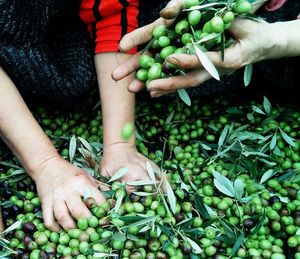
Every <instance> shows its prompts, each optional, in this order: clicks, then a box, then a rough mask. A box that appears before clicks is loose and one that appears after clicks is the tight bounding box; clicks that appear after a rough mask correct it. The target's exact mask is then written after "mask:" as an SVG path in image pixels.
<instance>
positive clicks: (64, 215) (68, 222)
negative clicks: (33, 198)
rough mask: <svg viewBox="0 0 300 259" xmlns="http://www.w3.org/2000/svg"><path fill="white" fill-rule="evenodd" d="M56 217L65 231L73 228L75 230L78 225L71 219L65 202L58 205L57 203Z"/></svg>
mask: <svg viewBox="0 0 300 259" xmlns="http://www.w3.org/2000/svg"><path fill="white" fill-rule="evenodd" d="M53 210H54V216H55V218H56V220H57V222H58V223H59V224H60V225H61V226H62V227H63V228H64V229H65V230H69V229H71V228H75V227H76V224H75V222H74V220H73V218H72V217H71V215H70V213H69V210H68V207H67V205H66V203H65V201H64V200H60V201H58V202H57V203H55V205H54V207H53Z"/></svg>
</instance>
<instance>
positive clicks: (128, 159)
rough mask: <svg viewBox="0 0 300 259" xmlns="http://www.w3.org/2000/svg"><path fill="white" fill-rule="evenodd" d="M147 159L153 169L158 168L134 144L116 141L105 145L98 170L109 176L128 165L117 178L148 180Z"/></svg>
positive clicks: (123, 179) (130, 189) (127, 180)
mask: <svg viewBox="0 0 300 259" xmlns="http://www.w3.org/2000/svg"><path fill="white" fill-rule="evenodd" d="M147 161H148V162H150V163H151V165H152V167H153V169H158V167H157V165H156V164H154V163H153V162H151V161H150V160H149V159H148V158H146V157H144V156H143V155H141V154H140V153H139V152H138V151H137V149H136V147H135V146H134V145H131V144H129V143H118V144H114V145H111V146H108V147H105V149H104V155H103V159H102V161H101V163H100V171H101V174H102V175H103V176H105V177H109V178H110V177H112V176H113V175H114V174H115V173H116V172H117V171H118V170H119V169H120V168H122V167H128V172H127V173H126V174H125V175H124V176H123V178H122V179H118V180H120V181H122V182H131V181H141V180H149V176H148V173H147V170H146V162H147ZM127 190H128V191H129V192H131V191H133V190H134V188H127Z"/></svg>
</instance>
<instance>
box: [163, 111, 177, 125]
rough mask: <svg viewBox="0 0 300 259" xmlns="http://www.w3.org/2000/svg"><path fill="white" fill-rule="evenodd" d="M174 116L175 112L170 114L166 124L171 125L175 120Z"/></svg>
mask: <svg viewBox="0 0 300 259" xmlns="http://www.w3.org/2000/svg"><path fill="white" fill-rule="evenodd" d="M174 114H175V111H172V112H171V113H170V114H169V116H168V118H167V119H166V121H165V124H169V123H170V122H171V121H172V119H173V117H174Z"/></svg>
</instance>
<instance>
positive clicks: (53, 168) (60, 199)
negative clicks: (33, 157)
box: [34, 157, 105, 231]
mask: <svg viewBox="0 0 300 259" xmlns="http://www.w3.org/2000/svg"><path fill="white" fill-rule="evenodd" d="M35 175H36V177H35V179H34V180H35V182H36V185H37V190H38V194H39V197H40V199H41V202H42V210H43V218H44V222H45V226H46V227H47V228H49V229H51V230H52V231H58V230H59V229H60V227H59V225H61V226H62V227H63V228H64V229H66V230H68V229H70V228H75V227H76V224H75V222H74V219H73V218H75V219H79V218H82V217H89V216H90V215H91V214H90V211H89V210H88V209H87V207H86V206H85V204H84V202H83V201H82V197H83V195H84V192H85V190H89V192H91V196H92V197H93V198H94V199H95V200H96V201H97V203H101V202H103V201H104V200H105V198H104V197H103V196H102V194H101V192H100V191H99V190H98V185H99V184H98V182H97V180H96V179H94V178H93V177H91V176H89V175H87V174H86V173H85V172H84V171H83V170H82V169H80V168H78V167H76V166H74V165H72V164H70V163H69V162H67V161H65V160H64V159H62V158H61V157H54V158H52V159H50V160H48V161H46V162H45V163H44V164H43V165H41V166H40V167H39V172H38V173H36V174H35ZM55 219H56V220H55ZM57 223H59V225H58V224H57Z"/></svg>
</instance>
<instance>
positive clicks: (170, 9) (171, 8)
mask: <svg viewBox="0 0 300 259" xmlns="http://www.w3.org/2000/svg"><path fill="white" fill-rule="evenodd" d="M183 3H184V0H171V1H170V2H169V3H168V4H167V6H166V7H165V8H164V9H162V10H161V11H160V16H161V17H163V18H165V19H174V18H176V17H177V16H178V14H179V13H180V11H181V10H182V8H183Z"/></svg>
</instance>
